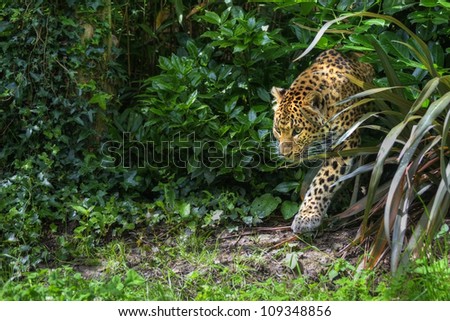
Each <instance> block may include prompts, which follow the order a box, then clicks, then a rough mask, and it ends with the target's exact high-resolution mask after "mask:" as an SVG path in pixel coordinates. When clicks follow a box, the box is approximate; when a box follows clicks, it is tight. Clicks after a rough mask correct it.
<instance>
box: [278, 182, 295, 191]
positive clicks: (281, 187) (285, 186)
mask: <svg viewBox="0 0 450 321" xmlns="http://www.w3.org/2000/svg"><path fill="white" fill-rule="evenodd" d="M298 185H299V182H283V183H280V184H278V185H277V186H276V187H275V188H274V189H273V190H274V191H277V192H280V193H289V192H290V191H292V190H294V189H296V188H297V187H298Z"/></svg>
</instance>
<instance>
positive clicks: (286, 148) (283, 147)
mask: <svg viewBox="0 0 450 321" xmlns="http://www.w3.org/2000/svg"><path fill="white" fill-rule="evenodd" d="M291 153H292V142H289V141H287V142H281V143H280V154H281V155H283V156H288V155H289V154H291Z"/></svg>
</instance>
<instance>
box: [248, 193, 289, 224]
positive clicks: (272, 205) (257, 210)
mask: <svg viewBox="0 0 450 321" xmlns="http://www.w3.org/2000/svg"><path fill="white" fill-rule="evenodd" d="M280 203H281V199H280V198H279V197H274V196H273V195H272V194H270V193H267V194H263V195H261V196H260V197H257V198H255V199H254V200H253V202H252V204H251V206H250V212H251V213H252V215H254V216H257V217H259V218H264V217H267V216H269V215H270V214H272V213H273V212H274V211H275V210H276V209H277V207H278V205H279V204H280Z"/></svg>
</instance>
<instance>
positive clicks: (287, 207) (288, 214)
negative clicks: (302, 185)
mask: <svg viewBox="0 0 450 321" xmlns="http://www.w3.org/2000/svg"><path fill="white" fill-rule="evenodd" d="M298 209H299V204H298V203H297V202H292V201H284V202H283V203H282V204H281V214H283V218H284V219H285V220H288V219H290V218H292V217H294V215H295V214H297V211H298Z"/></svg>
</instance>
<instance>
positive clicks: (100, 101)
mask: <svg viewBox="0 0 450 321" xmlns="http://www.w3.org/2000/svg"><path fill="white" fill-rule="evenodd" d="M111 97H112V95H110V94H107V93H98V94H95V95H94V96H93V97H92V98H91V99H90V100H89V103H90V104H97V105H99V107H100V108H101V109H103V110H106V103H107V102H108V100H110V99H111Z"/></svg>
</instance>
